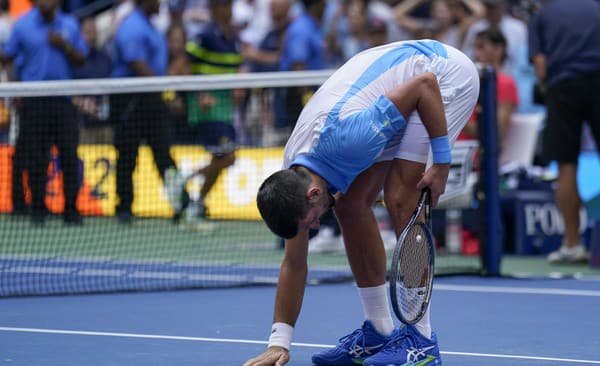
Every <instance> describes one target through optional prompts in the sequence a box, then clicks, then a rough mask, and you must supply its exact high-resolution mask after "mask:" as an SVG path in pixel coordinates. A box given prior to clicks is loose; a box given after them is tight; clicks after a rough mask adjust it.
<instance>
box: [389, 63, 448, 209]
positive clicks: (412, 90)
mask: <svg viewBox="0 0 600 366" xmlns="http://www.w3.org/2000/svg"><path fill="white" fill-rule="evenodd" d="M385 96H386V97H387V98H388V99H390V100H391V101H392V103H394V105H395V106H396V108H398V111H399V112H400V113H401V114H402V115H403V116H404V118H405V119H406V120H408V118H409V117H410V115H411V114H412V112H413V111H415V110H416V111H417V112H418V113H419V116H420V117H421V121H423V125H424V126H425V129H427V133H428V134H429V138H430V139H431V140H432V150H433V155H434V156H433V163H434V164H433V165H432V166H431V168H429V169H428V170H427V171H426V172H425V174H424V176H423V179H421V181H420V182H419V184H418V186H417V188H418V189H422V188H424V187H426V186H427V187H429V188H431V194H432V204H433V206H434V207H435V206H436V205H437V201H438V198H439V196H440V195H441V194H442V193H444V190H445V189H446V181H447V180H448V172H449V170H450V159H449V155H450V144H448V143H447V137H448V126H447V124H446V115H445V113H444V104H443V103H442V96H441V94H440V86H439V85H438V82H437V78H436V77H435V75H434V74H432V73H430V72H426V73H424V74H421V75H418V76H416V77H414V78H412V79H410V80H409V81H408V82H406V83H404V84H402V85H400V86H399V87H397V88H395V89H393V90H391V91H389V92H388V93H386V95H385ZM438 143H441V145H439V144H438ZM436 145H437V146H436ZM439 147H441V150H440V149H439Z"/></svg>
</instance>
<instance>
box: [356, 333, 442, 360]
mask: <svg viewBox="0 0 600 366" xmlns="http://www.w3.org/2000/svg"><path fill="white" fill-rule="evenodd" d="M363 364H364V365H365V366H433V365H441V364H442V359H441V358H440V349H439V348H438V344H437V337H436V335H435V333H432V335H431V339H428V338H427V337H425V336H423V335H422V334H421V333H419V331H418V330H417V329H416V328H415V327H413V326H412V325H407V326H404V327H402V328H401V329H400V330H399V331H396V332H394V334H392V339H390V340H389V341H388V343H387V344H386V345H385V347H383V349H382V350H380V351H379V352H378V353H377V354H375V355H373V356H371V357H369V358H367V359H366V360H365V361H364V363H363Z"/></svg>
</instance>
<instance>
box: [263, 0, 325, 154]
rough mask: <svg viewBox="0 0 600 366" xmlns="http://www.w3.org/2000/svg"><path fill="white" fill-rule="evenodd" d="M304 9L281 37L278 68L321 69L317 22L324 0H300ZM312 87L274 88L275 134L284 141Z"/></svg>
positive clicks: (321, 40) (322, 57) (321, 44)
mask: <svg viewBox="0 0 600 366" xmlns="http://www.w3.org/2000/svg"><path fill="white" fill-rule="evenodd" d="M303 4H304V12H303V13H302V14H300V15H299V16H298V17H296V18H295V19H294V20H293V21H292V22H291V23H290V26H289V27H288V29H287V31H286V35H285V37H284V40H283V46H282V51H281V59H280V61H279V70H281V71H292V70H320V69H323V68H325V49H324V41H325V39H324V37H323V34H322V32H321V25H322V21H323V16H324V13H325V0H303ZM313 91H314V90H313V89H312V88H284V89H278V93H281V94H280V96H279V100H280V103H278V104H277V105H275V109H276V112H275V113H276V116H275V128H276V131H277V132H276V133H277V134H278V135H280V136H281V137H282V141H281V142H284V141H286V140H287V137H288V136H289V133H290V132H291V129H292V128H293V127H294V125H295V124H296V120H297V119H298V116H299V115H300V111H301V110H302V107H303V105H304V102H305V101H307V100H308V99H309V98H310V96H311V95H312V93H313Z"/></svg>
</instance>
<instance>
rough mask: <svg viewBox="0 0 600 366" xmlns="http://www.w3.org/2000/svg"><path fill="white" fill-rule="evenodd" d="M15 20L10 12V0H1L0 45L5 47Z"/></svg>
mask: <svg viewBox="0 0 600 366" xmlns="http://www.w3.org/2000/svg"><path fill="white" fill-rule="evenodd" d="M12 26H13V20H12V18H11V16H10V13H9V2H8V0H0V47H4V44H5V43H6V41H8V37H9V36H10V32H11V30H12Z"/></svg>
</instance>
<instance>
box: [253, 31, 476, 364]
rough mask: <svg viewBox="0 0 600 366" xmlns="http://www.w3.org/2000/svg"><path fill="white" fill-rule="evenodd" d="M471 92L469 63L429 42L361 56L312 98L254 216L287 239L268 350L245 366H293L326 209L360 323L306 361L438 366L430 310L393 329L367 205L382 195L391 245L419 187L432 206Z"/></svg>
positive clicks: (441, 188) (382, 48) (381, 249)
mask: <svg viewBox="0 0 600 366" xmlns="http://www.w3.org/2000/svg"><path fill="white" fill-rule="evenodd" d="M478 94H479V76H478V73H477V70H476V68H475V66H474V65H473V63H472V62H471V61H470V60H469V59H468V58H467V57H466V56H465V55H464V54H462V53H461V52H459V51H458V50H456V49H454V48H452V47H449V46H446V45H444V44H442V43H439V42H437V41H431V40H420V41H405V42H396V43H391V44H387V45H383V46H380V47H376V48H372V49H368V50H366V51H363V52H361V53H359V54H358V55H356V56H354V57H353V58H351V59H350V60H349V61H348V62H347V63H346V64H344V65H343V66H342V67H341V68H340V69H339V70H337V71H336V72H335V73H334V74H333V75H332V76H331V77H330V78H329V79H328V80H327V81H326V82H325V83H324V84H323V85H322V86H321V88H320V89H319V90H318V91H317V92H316V93H315V95H314V96H313V97H312V99H311V100H310V101H309V102H308V103H307V104H306V106H305V107H304V109H303V111H302V113H301V114H300V117H299V119H298V122H297V124H296V127H295V129H294V131H293V132H292V135H291V137H290V139H289V141H288V143H287V145H286V147H285V153H284V169H283V170H281V171H278V172H276V173H274V174H273V175H271V176H270V177H269V178H267V179H266V180H265V181H264V182H263V184H262V185H261V187H260V189H259V192H258V197H257V204H258V208H259V210H260V213H261V215H262V217H263V219H264V220H265V222H266V224H267V226H268V227H269V228H270V229H271V230H272V231H273V232H274V233H275V234H276V235H279V236H281V237H283V238H285V254H284V258H283V262H282V264H281V270H280V274H279V281H278V285H277V295H276V298H275V314H274V323H273V325H272V329H271V336H270V338H269V343H268V348H267V349H266V350H265V351H264V352H263V353H262V354H260V355H259V356H258V357H256V358H253V359H251V360H249V361H248V362H246V364H245V365H246V366H258V365H262V366H264V365H283V364H285V363H286V362H287V361H288V360H289V349H290V343H291V340H292V333H293V330H294V325H295V323H296V320H297V318H298V314H299V312H300V308H301V305H302V298H303V295H304V287H305V285H306V275H307V271H308V268H307V253H308V230H309V229H316V228H318V227H319V218H320V217H321V215H323V214H324V213H325V212H326V211H327V210H329V209H330V207H333V206H334V203H335V207H334V212H335V214H336V217H337V219H338V221H339V223H340V227H341V229H342V234H343V237H344V243H345V246H346V252H347V256H348V260H349V262H350V266H351V269H352V272H353V274H354V278H355V281H356V284H357V286H358V294H359V297H360V299H361V301H362V305H363V310H364V315H365V318H366V319H365V321H364V323H363V324H362V327H361V328H359V329H357V330H355V331H354V332H352V333H351V334H349V335H347V336H345V337H342V338H340V343H339V344H338V345H337V346H336V347H335V348H333V349H329V350H325V351H323V352H320V353H317V354H315V355H314V356H313V358H312V361H313V363H315V364H317V365H355V364H357V363H358V364H360V363H363V364H364V365H386V366H387V365H398V366H399V365H416V364H418V365H439V364H441V360H440V353H439V348H438V345H437V339H436V336H435V334H434V333H432V331H431V325H430V318H429V310H428V311H427V312H426V314H425V316H424V317H423V319H422V320H421V321H420V322H418V323H417V324H416V325H415V326H403V327H400V328H395V327H394V323H393V319H392V317H391V313H390V309H389V305H388V304H389V302H388V292H387V289H386V257H385V256H386V255H385V250H384V247H383V242H382V239H381V236H380V234H379V230H378V227H377V222H376V220H375V217H374V214H373V212H372V210H371V207H372V204H373V203H374V201H375V199H376V196H377V194H378V193H379V192H381V190H382V189H383V191H384V200H385V203H386V207H387V208H388V211H389V213H390V215H391V218H392V220H393V224H394V228H395V231H396V235H397V236H398V235H399V234H400V232H401V231H402V229H403V227H404V226H405V225H406V223H407V221H408V219H409V217H410V216H411V214H412V212H413V210H414V209H415V206H416V204H417V201H418V198H419V195H420V191H421V189H422V188H424V187H426V186H427V187H430V189H431V193H432V204H433V206H434V207H435V205H436V204H437V201H438V198H439V196H440V195H441V194H442V193H443V192H444V189H445V185H446V180H447V178H448V171H449V167H450V159H451V157H450V151H451V150H450V149H451V145H452V143H453V142H454V140H455V139H456V137H457V136H458V134H459V132H460V131H461V130H462V128H463V127H464V125H465V123H466V122H467V119H468V118H469V115H470V114H471V112H472V111H473V108H474V106H475V103H476V101H477V97H478ZM430 150H431V151H432V154H431V155H432V157H431V161H430V163H431V164H429V167H427V165H428V164H427V163H428V159H429V154H430Z"/></svg>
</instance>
